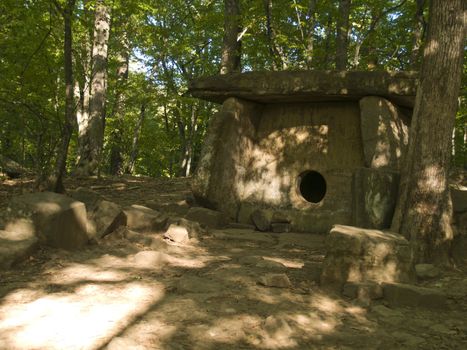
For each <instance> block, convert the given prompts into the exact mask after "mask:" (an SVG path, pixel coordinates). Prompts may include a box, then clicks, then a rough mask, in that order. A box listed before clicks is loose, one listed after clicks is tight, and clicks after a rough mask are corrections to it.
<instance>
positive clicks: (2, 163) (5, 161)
mask: <svg viewBox="0 0 467 350" xmlns="http://www.w3.org/2000/svg"><path fill="white" fill-rule="evenodd" d="M0 170H2V171H3V172H4V173H5V174H6V175H7V176H8V177H9V178H11V179H16V178H18V177H20V176H21V175H23V174H24V173H25V169H24V168H23V167H22V166H21V164H19V163H17V162H15V161H14V160H12V159H10V158H7V157H5V156H2V155H0Z"/></svg>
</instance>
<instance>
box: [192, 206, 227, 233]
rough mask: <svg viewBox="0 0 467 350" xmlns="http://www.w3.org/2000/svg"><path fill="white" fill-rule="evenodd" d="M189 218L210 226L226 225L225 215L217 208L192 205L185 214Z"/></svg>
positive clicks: (219, 226)
mask: <svg viewBox="0 0 467 350" xmlns="http://www.w3.org/2000/svg"><path fill="white" fill-rule="evenodd" d="M185 217H186V218H187V219H188V220H191V221H196V222H199V223H200V224H201V225H203V226H206V227H208V228H221V227H223V226H225V225H226V223H227V221H226V218H225V215H224V214H223V213H221V212H220V211H217V210H211V209H207V208H202V207H192V208H190V210H188V213H187V214H186V216H185Z"/></svg>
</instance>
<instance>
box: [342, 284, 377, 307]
mask: <svg viewBox="0 0 467 350" xmlns="http://www.w3.org/2000/svg"><path fill="white" fill-rule="evenodd" d="M342 294H343V295H344V296H346V297H349V298H352V299H357V300H359V301H360V302H362V303H364V304H365V305H369V304H370V302H371V300H376V299H381V298H382V297H383V287H382V286H381V285H380V284H378V283H374V282H348V283H346V284H344V287H343V290H342Z"/></svg>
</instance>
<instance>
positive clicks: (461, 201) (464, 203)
mask: <svg viewBox="0 0 467 350" xmlns="http://www.w3.org/2000/svg"><path fill="white" fill-rule="evenodd" d="M451 199H452V208H453V210H454V212H456V213H462V212H465V211H467V188H465V187H459V188H452V187H451Z"/></svg>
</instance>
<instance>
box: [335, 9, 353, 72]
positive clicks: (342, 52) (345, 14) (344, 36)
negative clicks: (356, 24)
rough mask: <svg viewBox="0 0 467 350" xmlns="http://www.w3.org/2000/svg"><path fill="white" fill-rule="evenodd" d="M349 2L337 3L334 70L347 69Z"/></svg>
mask: <svg viewBox="0 0 467 350" xmlns="http://www.w3.org/2000/svg"><path fill="white" fill-rule="evenodd" d="M350 5H351V0H340V1H339V16H338V17H337V32H336V69H339V70H343V69H345V68H346V67H347V52H348V47H349V40H348V35H349V15H350Z"/></svg>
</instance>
